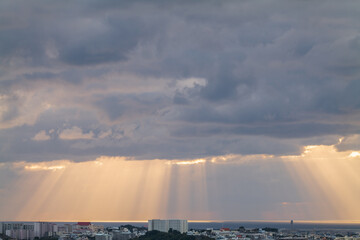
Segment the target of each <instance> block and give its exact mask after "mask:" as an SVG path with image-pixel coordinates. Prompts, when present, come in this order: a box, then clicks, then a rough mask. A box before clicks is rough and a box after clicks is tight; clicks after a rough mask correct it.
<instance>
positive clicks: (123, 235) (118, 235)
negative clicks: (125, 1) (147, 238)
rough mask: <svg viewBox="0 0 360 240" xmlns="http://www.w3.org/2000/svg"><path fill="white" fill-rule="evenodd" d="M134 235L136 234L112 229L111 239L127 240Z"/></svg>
mask: <svg viewBox="0 0 360 240" xmlns="http://www.w3.org/2000/svg"><path fill="white" fill-rule="evenodd" d="M134 237H136V235H135V234H134V233H131V232H122V231H118V230H115V231H112V240H128V239H130V238H134Z"/></svg>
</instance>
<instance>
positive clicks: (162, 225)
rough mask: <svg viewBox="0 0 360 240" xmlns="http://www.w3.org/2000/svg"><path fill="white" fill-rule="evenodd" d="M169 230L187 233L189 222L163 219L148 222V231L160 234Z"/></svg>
mask: <svg viewBox="0 0 360 240" xmlns="http://www.w3.org/2000/svg"><path fill="white" fill-rule="evenodd" d="M169 229H172V230H176V231H179V232H181V233H185V232H187V231H188V222H187V220H179V219H170V220H161V219H152V220H148V230H149V231H152V230H157V231H160V232H168V231H169Z"/></svg>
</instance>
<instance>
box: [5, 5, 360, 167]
mask: <svg viewBox="0 0 360 240" xmlns="http://www.w3.org/2000/svg"><path fill="white" fill-rule="evenodd" d="M331 3H332V4H325V3H321V2H317V3H311V4H310V3H307V2H281V3H280V2H275V1H274V2H272V1H266V2H237V1H229V2H221V3H219V2H213V1H206V2H196V3H193V2H181V3H180V2H179V3H167V2H163V1H158V2H152V3H148V2H145V1H138V2H126V1H125V2H124V1H121V2H111V3H110V2H107V3H101V2H97V1H91V2H87V3H85V2H84V3H82V2H72V3H66V4H64V3H51V4H47V5H42V4H41V2H36V1H35V2H31V3H29V2H26V1H24V2H22V4H17V3H14V2H11V1H4V2H1V3H0V15H1V16H2V20H1V23H0V63H1V64H0V71H1V74H0V128H1V130H0V161H3V162H6V161H45V160H55V159H64V158H67V159H73V160H75V161H81V160H88V159H94V158H96V157H97V156H99V155H111V156H128V157H134V158H136V159H159V158H165V159H185V158H186V159H196V158H201V157H209V156H217V155H226V154H243V155H246V154H274V155H288V154H299V153H301V152H302V148H303V146H305V145H316V144H317V145H320V144H327V145H334V144H335V146H336V147H337V149H338V150H341V151H345V150H358V149H359V148H360V145H359V134H360V122H359V119H360V118H359V117H360V111H359V110H360V94H359V92H360V34H359V31H358V29H359V27H360V26H359V25H360V19H359V18H360V17H359V16H360V8H359V7H357V5H358V3H356V2H349V3H347V4H341V3H338V2H336V1H332V2H331ZM310 5H311V6H310ZM165 9H166V10H165ZM340 138H342V140H341V141H339V139H340Z"/></svg>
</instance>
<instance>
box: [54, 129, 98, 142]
mask: <svg viewBox="0 0 360 240" xmlns="http://www.w3.org/2000/svg"><path fill="white" fill-rule="evenodd" d="M93 137H94V133H93V132H92V131H90V132H88V133H84V132H83V131H82V130H81V128H79V127H77V126H74V127H72V128H68V129H64V130H63V131H61V133H60V134H59V138H60V139H63V140H77V139H92V138H93Z"/></svg>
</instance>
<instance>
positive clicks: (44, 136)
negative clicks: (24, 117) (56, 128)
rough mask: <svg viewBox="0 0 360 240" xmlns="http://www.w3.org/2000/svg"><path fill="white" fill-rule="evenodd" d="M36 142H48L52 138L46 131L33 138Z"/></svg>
mask: <svg viewBox="0 0 360 240" xmlns="http://www.w3.org/2000/svg"><path fill="white" fill-rule="evenodd" d="M32 139H33V140H35V141H46V140H49V139H50V136H49V135H47V134H46V132H45V131H44V130H42V131H40V132H38V133H37V134H36V135H35V136H34V137H33V138H32Z"/></svg>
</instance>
